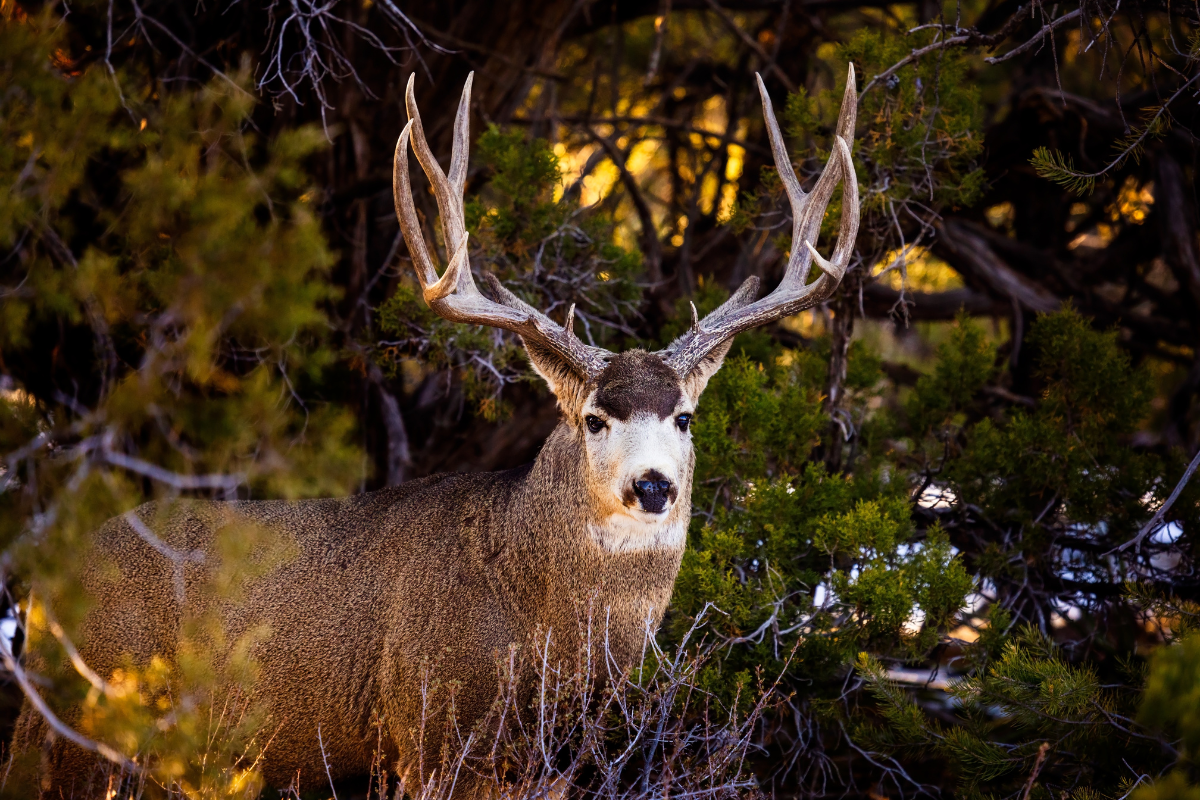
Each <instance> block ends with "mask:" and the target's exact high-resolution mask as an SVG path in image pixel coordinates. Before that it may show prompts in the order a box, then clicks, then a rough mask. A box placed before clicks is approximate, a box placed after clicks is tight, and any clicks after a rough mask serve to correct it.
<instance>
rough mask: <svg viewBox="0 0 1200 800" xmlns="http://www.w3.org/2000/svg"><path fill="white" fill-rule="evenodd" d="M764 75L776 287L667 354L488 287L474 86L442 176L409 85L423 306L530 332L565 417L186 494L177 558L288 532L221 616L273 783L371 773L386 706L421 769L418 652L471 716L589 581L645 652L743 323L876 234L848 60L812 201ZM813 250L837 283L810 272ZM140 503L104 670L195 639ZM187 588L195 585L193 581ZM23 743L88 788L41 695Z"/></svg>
mask: <svg viewBox="0 0 1200 800" xmlns="http://www.w3.org/2000/svg"><path fill="white" fill-rule="evenodd" d="M758 85H759V91H760V92H761V94H762V103H763V113H764V116H765V119H766V125H767V131H768V134H769V137H770V144H771V150H772V152H773V154H774V158H775V166H776V168H777V169H778V171H779V176H780V179H781V180H782V182H783V186H784V189H785V191H786V193H787V196H788V199H789V201H790V203H791V207H792V214H793V223H792V239H793V243H794V244H793V247H792V249H791V253H790V256H789V258H788V262H787V267H786V271H785V273H784V276H783V279H782V281H781V282H780V284H779V286H778V288H776V289H775V290H774V291H773V292H771V293H770V294H769V295H767V296H766V297H763V298H762V299H758V300H756V299H755V297H756V295H757V292H758V284H759V281H758V279H757V278H754V277H752V278H750V279H748V280H747V281H746V282H745V283H744V284H743V285H742V286H741V288H739V289H738V290H737V291H736V292H735V293H734V294H733V295H732V296H731V297H730V298H729V300H728V301H727V302H725V303H724V305H722V306H721V307H720V308H718V309H716V310H715V311H713V312H712V313H711V314H709V315H708V316H706V317H705V318H704V319H703V320H700V319H697V315H696V313H695V306H693V307H692V325H691V328H690V330H688V331H687V332H686V333H684V334H683V335H682V336H680V337H679V338H678V339H677V340H675V341H674V342H673V343H672V344H671V345H670V346H669V347H668V348H666V349H665V350H661V351H658V352H647V351H644V350H632V351H629V352H624V353H620V354H614V353H610V352H608V351H606V350H602V349H599V348H596V347H591V346H588V345H586V344H584V343H583V342H581V341H580V340H579V339H578V338H577V337H576V336H575V334H574V332H573V330H572V321H573V315H574V306H572V307H571V310H570V311H568V312H567V314H566V318H565V322H564V324H562V325H560V324H558V323H556V322H554V321H552V320H551V319H550V318H549V317H547V316H545V315H544V314H542V313H540V312H538V311H537V310H535V309H534V308H532V307H531V306H529V305H528V304H526V303H525V302H523V301H522V300H520V299H519V298H518V297H516V296H515V295H514V294H512V293H511V292H509V291H508V290H507V289H505V288H504V287H503V286H501V285H500V283H499V282H498V281H497V280H496V279H495V278H494V277H493V276H491V275H487V276H485V278H486V280H487V283H488V286H489V288H490V290H491V298H489V297H487V296H485V295H484V294H482V293H481V292H480V291H479V289H478V288H477V286H476V284H475V279H474V277H473V275H472V271H471V268H470V266H469V264H468V257H467V253H468V247H467V231H466V228H465V225H464V217H463V212H464V207H463V185H464V182H465V180H466V177H467V149H468V139H469V132H468V117H469V103H470V94H471V78H470V77H468V79H467V83H466V86H465V88H464V89H463V93H462V99H461V101H460V103H459V106H458V115H457V118H456V120H455V124H454V131H453V134H454V135H453V140H454V144H453V153H452V155H451V158H450V169H449V172H448V173H445V172H443V171H442V168H441V167H440V166H439V165H438V162H437V161H436V160H435V158H434V156H433V153H432V152H431V151H430V148H429V146H428V144H427V143H426V140H425V136H424V132H423V129H422V125H421V117H420V115H419V113H418V112H417V105H416V101H415V99H414V95H413V81H412V79H411V78H410V80H409V83H408V88H407V92H406V102H407V107H408V114H409V118H410V119H409V122H408V124H407V126H406V127H405V128H404V131H403V133H401V134H400V138H399V141H398V142H397V145H396V154H395V163H394V173H393V192H394V195H395V203H396V213H397V216H398V217H399V221H400V227H401V229H402V231H403V235H404V239H405V241H406V242H407V244H408V249H409V253H410V254H411V256H412V260H413V265H414V268H415V270H416V275H417V279H418V281H419V282H420V285H421V289H422V291H423V293H424V297H425V301H426V302H427V303H428V304H429V306H430V308H432V309H433V310H434V311H435V312H436V313H438V314H439V315H441V316H442V317H444V318H445V319H447V320H451V321H454V322H459V323H468V324H472V325H487V326H492V327H496V328H502V329H504V330H507V331H512V332H514V333H516V334H517V335H518V336H520V338H521V340H522V342H523V343H524V346H525V349H526V351H527V353H528V355H529V360H530V362H531V363H532V365H533V367H534V369H535V370H536V371H537V372H538V374H540V375H541V376H542V378H544V379H545V381H546V383H547V384H548V385H549V388H550V390H551V391H552V392H553V393H554V395H555V397H556V398H557V401H558V406H559V408H560V410H561V419H560V421H559V423H558V426H557V427H556V428H555V430H554V431H553V433H551V434H550V437H549V438H548V439H547V441H546V443H545V445H544V447H543V449H542V450H541V453H540V454H539V455H538V457H537V459H536V460H535V461H534V462H533V463H532V464H529V465H527V466H524V467H520V468H518V469H512V470H508V471H505V472H496V473H487V474H455V475H435V476H433V477H429V478H424V479H421V480H414V481H411V482H409V483H405V484H403V485H401V486H398V487H394V488H389V489H384V490H382V491H378V492H374V493H370V494H363V495H359V496H356V497H350V498H345V499H328V500H308V501H300V502H286V501H264V502H230V503H221V502H211V501H195V502H188V503H183V504H180V505H179V506H178V507H177V508H175V509H174V510H173V511H172V512H171V513H170V515H169V516H168V519H167V522H166V523H163V524H159V525H158V527H159V531H158V535H159V536H160V537H161V538H162V539H163V540H164V541H166V542H167V543H168V544H170V545H171V546H172V547H177V548H186V549H193V548H200V549H203V548H204V547H205V546H206V544H207V543H208V542H210V541H211V539H212V536H213V533H214V531H216V530H218V529H219V528H220V527H221V526H222V525H225V524H228V521H229V520H230V519H231V518H233V517H238V518H242V519H248V520H250V521H252V522H253V523H256V524H258V525H261V526H264V527H266V528H267V529H270V530H273V531H275V532H277V533H278V534H279V535H280V536H282V537H283V538H284V539H285V540H287V541H289V542H291V543H293V544H294V550H295V553H296V555H295V557H294V558H293V559H291V560H290V561H288V562H287V563H285V564H283V565H281V566H279V567H277V568H275V569H274V570H273V571H271V572H270V573H269V574H267V575H266V576H264V577H261V578H257V579H254V580H253V581H249V582H248V583H249V585H248V588H247V590H246V597H245V601H244V603H242V604H241V605H240V606H239V607H237V608H231V609H222V614H224V622H225V625H226V626H227V629H228V631H229V639H230V641H233V640H235V637H237V636H238V635H240V634H242V633H244V632H246V631H248V630H251V629H252V628H254V627H255V626H267V627H268V628H269V630H270V631H271V632H272V633H271V635H270V636H269V637H267V638H266V639H265V640H264V641H262V642H261V643H260V644H258V645H256V650H255V651H254V657H255V659H256V661H257V664H258V667H259V670H260V672H259V677H258V680H257V683H256V691H257V692H258V696H259V698H260V699H261V700H262V701H263V702H264V703H265V706H266V708H267V709H268V710H269V713H270V714H271V719H272V721H273V727H274V726H277V727H278V731H277V732H276V733H274V739H273V741H272V742H271V744H270V747H269V748H268V750H267V752H266V756H265V760H264V762H263V769H264V774H265V777H266V778H267V780H268V781H270V782H271V783H272V784H274V785H279V786H285V785H287V784H289V783H291V782H292V781H293V780H294V779H295V778H296V776H297V775H299V776H300V780H301V783H302V784H308V785H311V784H312V783H314V782H318V781H321V782H323V781H325V780H326V766H325V764H326V760H327V763H328V765H329V767H328V768H329V770H330V772H331V773H332V777H333V778H337V777H339V776H342V775H356V774H357V775H361V774H365V773H366V772H367V771H368V770H369V768H370V765H371V763H372V758H373V755H374V751H375V742H376V738H375V735H374V733H373V732H372V729H371V720H372V718H373V715H375V714H378V715H379V716H380V717H381V718H382V719H383V720H384V725H385V731H384V735H385V737H386V742H387V743H386V745H385V746H386V749H387V751H388V752H387V755H388V757H389V758H392V759H394V760H395V762H396V763H397V764H398V765H399V767H400V768H405V767H406V766H411V765H412V764H414V763H416V761H417V757H418V755H419V754H418V753H416V752H415V746H414V744H413V743H414V736H413V734H412V731H413V729H414V727H415V726H416V725H417V724H418V721H419V717H420V715H421V713H422V709H421V700H420V681H421V671H422V665H423V664H435V665H436V669H437V670H438V671H439V674H442V675H445V676H450V677H453V678H454V679H456V680H457V681H458V685H459V689H458V695H457V699H456V709H457V714H458V716H459V720H460V723H461V724H462V725H463V726H465V727H469V726H470V725H471V724H472V723H473V722H474V721H477V720H479V719H481V718H482V717H483V715H484V714H485V712H486V711H487V710H488V708H489V705H490V704H491V703H492V701H493V699H494V697H495V696H496V692H497V687H498V676H497V670H496V656H497V654H498V653H502V652H505V651H507V649H508V648H509V647H510V646H516V647H519V648H528V647H531V646H533V644H534V642H535V641H537V640H538V639H539V637H544V636H545V635H546V634H547V633H548V632H553V635H554V639H555V642H556V646H557V647H558V648H559V650H558V652H560V653H570V652H572V648H577V647H579V646H580V642H579V641H578V640H577V638H578V633H577V632H578V630H579V629H578V625H577V623H578V619H579V617H578V608H579V607H578V602H579V600H580V599H581V598H584V597H587V596H589V595H590V596H592V597H594V598H595V600H593V602H596V601H598V603H599V605H600V607H601V611H600V613H599V614H598V617H599V619H602V620H605V624H606V625H607V632H606V633H607V640H608V641H607V646H608V649H609V653H610V656H609V657H610V658H611V662H610V663H612V664H615V665H616V666H617V668H627V667H629V666H632V665H634V664H635V663H636V662H637V660H638V658H639V657H640V655H639V654H640V653H641V648H642V645H643V642H644V639H643V637H644V636H645V635H646V634H647V631H648V630H649V631H650V632H653V630H655V629H657V626H658V624H659V622H660V621H661V619H662V615H663V611H664V609H665V608H666V606H667V603H668V601H669V600H670V597H671V591H672V586H673V584H674V581H675V577H676V574H677V572H678V570H679V565H680V560H681V558H682V556H683V551H684V544H685V537H686V533H687V526H688V521H689V518H690V513H691V502H690V495H691V489H692V469H693V463H694V454H693V451H692V443H691V432H690V428H691V424H692V420H693V414H694V413H695V410H696V404H697V401H698V400H699V399H700V394H701V392H702V391H703V390H704V387H705V385H706V384H707V382H708V380H709V379H710V378H711V377H712V375H713V374H714V373H715V372H716V371H717V370H718V369H719V368H720V366H721V363H722V360H723V359H724V357H725V354H726V353H727V352H728V350H729V348H730V345H731V343H732V340H733V337H734V336H735V335H737V334H738V333H739V332H740V331H744V330H747V329H749V328H753V327H755V326H759V325H763V324H765V323H769V322H771V321H773V320H778V319H781V318H783V317H786V316H789V315H792V314H795V313H797V312H799V311H801V310H802V309H806V308H810V307H812V306H813V305H815V304H818V303H821V302H823V301H824V300H825V299H827V298H828V297H829V296H830V295H831V294H832V292H833V291H834V290H835V289H836V287H837V286H838V283H839V281H840V280H841V278H842V276H843V274H844V273H845V270H846V268H847V265H848V263H849V260H850V257H851V251H852V248H853V246H854V240H855V236H856V235H857V232H858V191H857V183H856V179H855V174H854V167H853V162H852V160H851V155H850V144H849V143H850V142H851V141H852V139H853V136H854V122H855V104H856V92H855V87H854V70H853V67H851V69H850V73H849V78H848V80H847V85H846V92H845V96H844V97H843V100H842V106H841V113H840V117H839V119H838V123H837V131H836V134H837V135H836V137H835V139H834V150H833V153H832V155H831V157H830V159H829V162H828V163H827V164H826V166H825V168H824V171H823V172H822V173H821V175H820V178H819V179H818V180H817V181H816V184H815V186H814V187H813V189H812V191H811V192H809V193H806V192H804V191H803V190H802V189H801V186H800V182H799V180H797V178H796V174H795V172H794V171H793V168H792V164H791V161H790V159H789V158H788V155H787V152H786V150H785V148H784V142H783V137H782V135H781V133H780V130H779V126H778V124H777V122H776V120H775V115H774V112H773V111H772V108H771V101H770V98H769V97H768V96H767V92H766V88H765V87H764V86H763V84H762V80H761V79H760V80H759V84H758ZM410 144H411V145H412V147H413V150H414V151H415V154H416V157H417V160H418V161H419V162H420V164H421V166H422V167H423V168H424V170H425V174H426V175H427V176H428V178H429V181H430V183H431V184H432V187H433V191H434V193H435V195H436V200H437V206H438V209H439V211H440V215H441V226H442V231H443V233H444V239H445V247H446V252H447V254H448V255H449V257H450V260H449V264H448V266H447V267H446V269H445V271H444V272H443V273H442V274H441V276H440V277H439V275H438V272H437V269H436V268H435V265H434V262H433V259H432V258H431V256H430V252H429V250H428V249H427V247H426V243H425V240H424V236H423V233H422V230H421V226H420V223H419V222H418V219H417V214H416V210H415V208H414V204H413V196H412V190H411V187H410V183H409V161H408V149H409V146H410ZM839 182H841V183H842V184H843V186H844V199H843V206H842V208H843V211H842V219H841V228H840V233H839V238H838V242H837V247H836V250H835V251H834V254H833V257H832V258H831V259H830V260H825V259H824V258H822V257H821V256H820V255H819V254H818V253H817V251H816V249H815V248H814V247H813V244H812V243H813V242H814V241H815V240H816V238H817V234H818V232H819V230H820V226H821V221H822V218H823V216H824V214H825V210H826V206H827V205H828V203H829V201H830V198H831V196H832V194H833V192H834V189H835V187H836V186H837V184H838V183H839ZM813 263H815V264H816V265H817V266H818V267H819V269H820V274H819V275H818V276H817V278H816V279H815V280H814V281H813V282H811V283H809V282H808V277H809V271H810V267H811V265H812V264H813ZM135 513H136V514H137V518H136V519H134V520H132V522H133V524H134V525H150V524H154V522H155V519H156V509H155V506H154V504H148V505H146V506H142V507H141V508H139V509H137V510H136V512H135ZM129 517H130V515H126V516H125V517H118V518H116V519H114V520H111V521H110V522H108V523H106V524H105V526H103V527H102V528H101V530H100V531H99V532H98V534H97V535H96V543H97V552H98V554H99V556H100V558H98V559H97V560H98V561H106V562H108V564H109V565H110V566H111V565H112V564H115V565H116V567H117V569H118V570H119V572H120V574H121V575H122V576H124V578H125V579H124V580H123V581H122V582H120V583H114V582H112V581H111V580H110V579H107V578H105V577H103V574H102V573H101V571H100V570H99V568H96V570H95V572H94V573H93V574H90V575H89V576H88V577H87V579H86V581H85V582H86V583H87V585H88V589H89V590H90V591H91V592H92V593H93V596H94V597H95V601H96V603H95V607H94V610H93V611H91V612H90V616H89V617H88V618H87V620H86V622H85V624H84V629H83V635H82V637H81V642H82V645H81V652H82V656H83V658H84V660H85V661H86V662H88V664H90V665H91V666H92V667H93V669H94V670H95V671H96V672H97V673H99V674H100V675H105V674H108V673H110V672H111V671H112V670H114V669H116V668H117V667H118V665H119V663H120V661H121V659H122V657H128V656H129V655H132V657H133V659H134V660H135V661H143V662H145V661H148V660H149V659H150V658H151V657H152V656H154V655H156V654H158V655H167V656H170V654H173V653H174V652H175V650H176V644H177V641H178V635H179V633H178V631H179V622H178V620H179V619H180V615H181V608H180V605H179V602H180V601H179V600H178V598H177V594H176V592H175V591H174V590H173V589H174V586H173V572H172V564H171V562H169V561H168V560H167V559H166V558H164V557H163V556H162V555H161V554H160V553H159V552H158V551H156V550H155V549H153V548H152V547H150V546H149V545H148V544H147V542H146V539H145V537H144V536H139V531H137V530H135V529H134V528H133V527H131V520H130V518H129ZM189 569H195V570H202V569H203V566H196V567H194V568H189ZM105 574H111V571H109V572H108V573H105ZM187 580H188V581H192V580H194V576H193V575H192V573H191V572H189V574H188V576H187ZM573 637H574V638H573ZM318 733H320V741H321V743H322V744H321V745H319V744H318ZM22 744H23V745H24V746H25V747H46V748H47V750H45V751H44V753H45V755H44V759H43V772H44V777H43V784H42V785H43V787H50V788H51V789H52V790H53V793H54V796H55V797H57V796H58V792H59V791H60V790H61V791H62V793H63V795H64V796H70V795H71V788H72V786H73V785H74V786H82V785H83V782H84V781H86V780H87V778H88V776H89V774H91V772H92V770H93V769H94V766H95V762H94V761H92V760H91V759H92V756H91V754H89V753H85V752H84V751H83V750H82V749H80V748H78V747H75V746H73V745H71V744H69V743H67V742H65V741H64V740H62V739H58V740H54V738H53V736H52V735H51V734H50V731H49V729H48V728H47V726H46V724H45V722H44V721H42V720H41V718H40V717H39V716H38V714H37V713H36V711H34V710H33V709H32V708H30V707H29V706H28V704H27V705H26V708H25V709H24V711H23V713H22V719H21V721H20V723H19V732H18V746H21V745H22ZM425 746H426V747H427V748H430V749H431V751H434V752H436V750H437V748H438V747H439V746H440V741H439V740H438V739H437V738H436V737H430V738H428V739H427V740H426V745H425ZM426 763H436V759H430V760H429V761H427V762H426ZM84 791H86V789H85V790H84Z"/></svg>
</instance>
